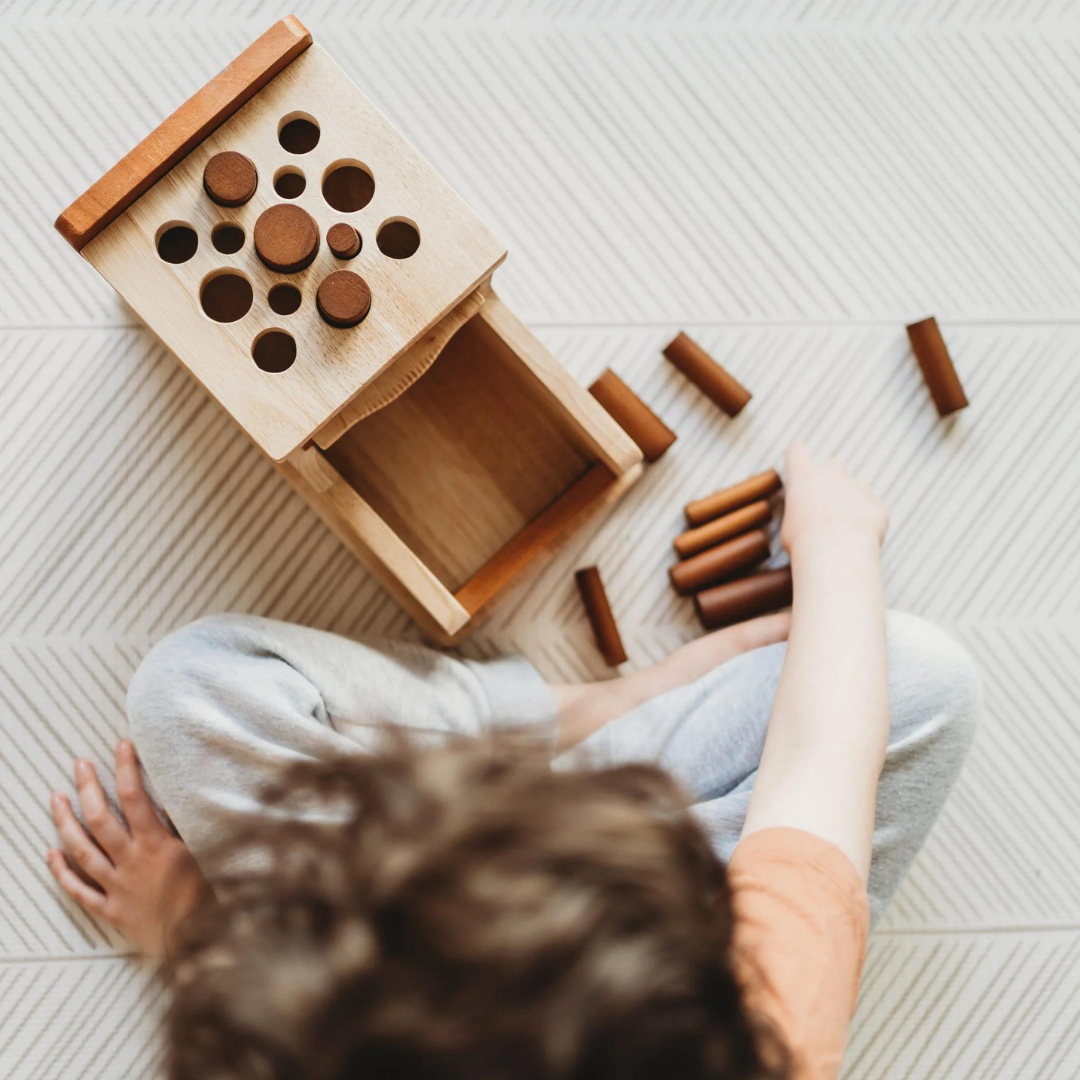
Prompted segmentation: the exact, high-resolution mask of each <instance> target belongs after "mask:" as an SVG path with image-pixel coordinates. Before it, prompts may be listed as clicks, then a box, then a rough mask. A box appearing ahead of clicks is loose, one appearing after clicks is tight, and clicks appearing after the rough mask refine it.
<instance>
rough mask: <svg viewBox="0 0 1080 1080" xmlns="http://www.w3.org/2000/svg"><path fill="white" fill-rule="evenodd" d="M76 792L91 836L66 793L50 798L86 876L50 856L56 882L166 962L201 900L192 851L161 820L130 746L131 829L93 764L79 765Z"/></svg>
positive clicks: (126, 771) (123, 760)
mask: <svg viewBox="0 0 1080 1080" xmlns="http://www.w3.org/2000/svg"><path fill="white" fill-rule="evenodd" d="M75 785H76V787H77V789H78V792H79V805H80V807H81V808H82V813H83V819H84V820H85V821H86V828H85V829H84V828H83V826H82V825H81V824H80V823H79V821H78V819H77V818H76V817H75V813H74V811H73V810H72V808H71V803H70V802H69V801H68V798H67V796H66V795H63V794H61V793H60V792H55V793H54V794H53V796H52V800H51V803H52V814H53V821H54V822H55V823H56V831H57V833H58V834H59V836H60V841H61V843H62V844H63V845H64V850H66V851H67V853H68V855H69V856H70V857H71V860H72V862H74V863H75V865H76V866H77V867H78V868H79V869H80V870H81V871H82V874H83V875H84V876H80V875H79V874H76V873H75V871H74V870H72V868H71V867H70V866H69V865H68V863H67V860H66V859H65V858H64V852H63V851H60V850H58V849H52V850H50V851H49V852H47V854H46V860H47V861H48V864H49V869H50V870H51V871H52V873H53V877H55V878H56V881H57V884H59V886H60V888H62V889H63V890H64V892H66V893H67V894H68V896H70V897H71V898H72V899H73V900H75V901H76V902H77V903H78V904H80V905H81V906H82V907H84V908H85V909H86V910H87V911H88V912H90V913H91V914H92V915H97V916H99V917H101V918H102V919H104V920H105V921H106V922H107V923H109V924H110V925H111V926H114V927H116V929H117V930H119V931H120V932H121V933H122V934H124V935H125V936H126V937H128V938H130V939H131V940H132V941H133V942H134V943H135V944H136V945H137V946H138V947H139V949H140V950H141V951H143V952H145V953H148V954H150V955H154V956H160V955H162V954H163V952H164V949H165V943H166V939H167V937H168V935H169V933H170V932H171V931H172V929H173V928H174V927H175V926H177V925H178V924H179V922H180V921H181V920H182V919H183V918H184V917H185V916H186V915H187V914H188V913H189V912H190V911H191V910H192V908H194V906H195V905H196V904H197V903H198V901H199V900H200V898H201V897H202V895H203V891H204V889H205V888H206V881H205V879H204V878H203V876H202V873H201V872H200V870H199V868H198V867H197V866H196V865H195V860H194V859H193V858H192V857H191V854H190V853H189V852H188V849H187V845H186V844H185V843H184V842H183V840H181V839H180V838H179V837H177V836H174V835H173V834H172V833H171V832H169V830H168V829H167V828H166V827H165V826H164V825H163V824H162V822H161V819H160V818H159V817H158V816H157V812H156V811H155V810H154V806H153V803H151V801H150V798H149V796H148V795H147V794H146V790H145V788H144V787H143V783H142V778H141V777H140V776H139V766H138V762H137V761H136V758H135V748H134V747H133V746H132V745H131V743H129V742H127V741H124V742H121V743H120V745H119V746H118V747H117V748H116V792H117V795H118V796H119V799H120V806H121V808H122V809H123V811H124V817H125V818H126V819H127V825H126V826H125V824H124V822H122V821H120V820H119V819H118V818H117V817H116V816H115V815H114V814H113V813H112V811H111V810H110V809H109V805H108V803H107V802H106V800H105V792H104V791H103V790H102V787H101V784H100V783H99V782H98V778H97V775H96V774H95V772H94V767H93V765H91V764H90V762H89V761H85V760H79V761H77V762H75ZM84 877H85V878H86V879H89V881H87V880H84Z"/></svg>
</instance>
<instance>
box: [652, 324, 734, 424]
mask: <svg viewBox="0 0 1080 1080" xmlns="http://www.w3.org/2000/svg"><path fill="white" fill-rule="evenodd" d="M664 356H666V357H667V358H668V360H670V361H671V362H672V363H673V364H674V365H675V366H676V367H677V368H678V369H679V370H680V371H681V372H682V373H683V374H684V375H685V376H686V377H687V378H688V379H689V380H690V381H691V382H692V383H693V384H694V385H695V386H696V387H697V388H698V389H699V390H700V391H701V392H702V393H703V394H704V395H705V396H706V397H708V398H711V399H712V401H714V402H715V403H716V404H717V405H719V406H720V408H721V409H723V410H724V412H726V413H727V414H728V416H738V415H739V413H740V412H742V410H743V408H744V406H745V405H746V403H747V402H748V401H749V400H750V391H749V390H747V389H746V387H745V386H743V385H742V383H740V382H739V381H738V380H737V379H736V378H735V377H734V376H733V375H730V374H729V373H728V372H726V371H725V370H724V369H723V368H722V367H721V366H720V365H719V364H718V363H717V362H716V361H715V360H714V359H713V358H712V357H711V356H710V355H709V354H708V353H707V352H706V351H705V350H704V349H703V348H702V347H701V346H700V345H699V344H698V343H697V342H696V341H693V340H691V339H690V338H688V337H687V336H686V334H684V333H683V332H682V331H681V330H680V331H679V333H678V334H677V335H676V337H675V339H674V340H673V341H671V342H670V343H669V344H668V345H667V347H666V348H665V349H664Z"/></svg>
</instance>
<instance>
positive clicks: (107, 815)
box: [75, 759, 131, 863]
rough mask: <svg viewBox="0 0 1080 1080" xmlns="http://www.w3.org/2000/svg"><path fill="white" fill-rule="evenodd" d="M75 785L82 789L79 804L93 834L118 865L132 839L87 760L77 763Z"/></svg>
mask: <svg viewBox="0 0 1080 1080" xmlns="http://www.w3.org/2000/svg"><path fill="white" fill-rule="evenodd" d="M75 786H76V787H77V788H78V789H79V805H80V806H81V807H82V812H83V820H84V821H85V822H86V826H87V828H88V829H89V830H90V835H91V836H93V838H94V839H95V840H96V841H97V842H98V843H99V844H100V845H101V846H102V847H103V848H104V849H105V854H106V855H108V856H109V858H110V859H112V861H113V862H114V863H115V862H116V861H117V859H118V858H119V857H120V854H121V853H122V852H123V850H124V848H126V847H127V845H128V844H129V843H130V842H131V837H130V836H129V835H128V831H127V829H125V828H124V826H123V825H121V824H120V822H119V821H118V820H117V818H116V815H115V814H113V812H112V811H111V810H110V809H109V804H108V803H107V802H106V801H105V792H104V791H102V789H101V784H100V783H99V782H98V778H97V773H95V772H94V766H93V765H91V764H90V762H89V761H86V760H85V759H82V760H79V761H76V762H75Z"/></svg>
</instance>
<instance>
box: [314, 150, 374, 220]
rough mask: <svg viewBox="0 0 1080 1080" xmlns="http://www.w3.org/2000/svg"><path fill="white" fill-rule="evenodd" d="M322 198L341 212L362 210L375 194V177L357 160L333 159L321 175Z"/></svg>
mask: <svg viewBox="0 0 1080 1080" xmlns="http://www.w3.org/2000/svg"><path fill="white" fill-rule="evenodd" d="M322 193H323V198H324V199H325V200H326V201H327V202H328V203H329V204H330V205H331V206H332V207H333V208H334V209H335V210H338V211H340V212H341V213H342V214H352V213H355V212H356V211H357V210H363V209H364V207H365V206H367V204H368V203H369V202H371V197H372V196H373V195H374V194H375V178H374V177H373V176H372V175H371V173H370V172H368V169H367V166H365V165H362V164H361V163H360V162H359V161H335V162H334V164H333V165H331V166H330V168H329V169H327V170H326V175H325V176H323V185H322Z"/></svg>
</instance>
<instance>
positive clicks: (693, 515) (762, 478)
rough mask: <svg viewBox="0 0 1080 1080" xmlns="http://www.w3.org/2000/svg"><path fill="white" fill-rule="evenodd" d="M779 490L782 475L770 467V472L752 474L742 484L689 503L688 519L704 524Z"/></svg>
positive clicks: (694, 523)
mask: <svg viewBox="0 0 1080 1080" xmlns="http://www.w3.org/2000/svg"><path fill="white" fill-rule="evenodd" d="M779 490H780V475H779V473H777V471H776V470H775V469H769V471H768V472H763V473H758V475H757V476H751V477H750V479H749V480H744V481H743V482H742V483H741V484H732V485H731V487H726V488H723V489H722V490H720V491H714V492H713V493H712V494H711V495H706V496H705V498H704V499H695V500H694V501H693V502H691V503H687V504H686V520H687V522H688V523H689V524H690V525H704V524H705V522H706V521H712V520H713V518H718V517H720V516H721V515H722V514H728V513H730V512H731V511H732V510H737V509H738V508H739V507H740V506H745V505H746V504H747V503H750V502H755V501H756V500H758V499H767V498H768V497H769V496H770V495H775V494H776V493H777V492H778V491H779Z"/></svg>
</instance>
